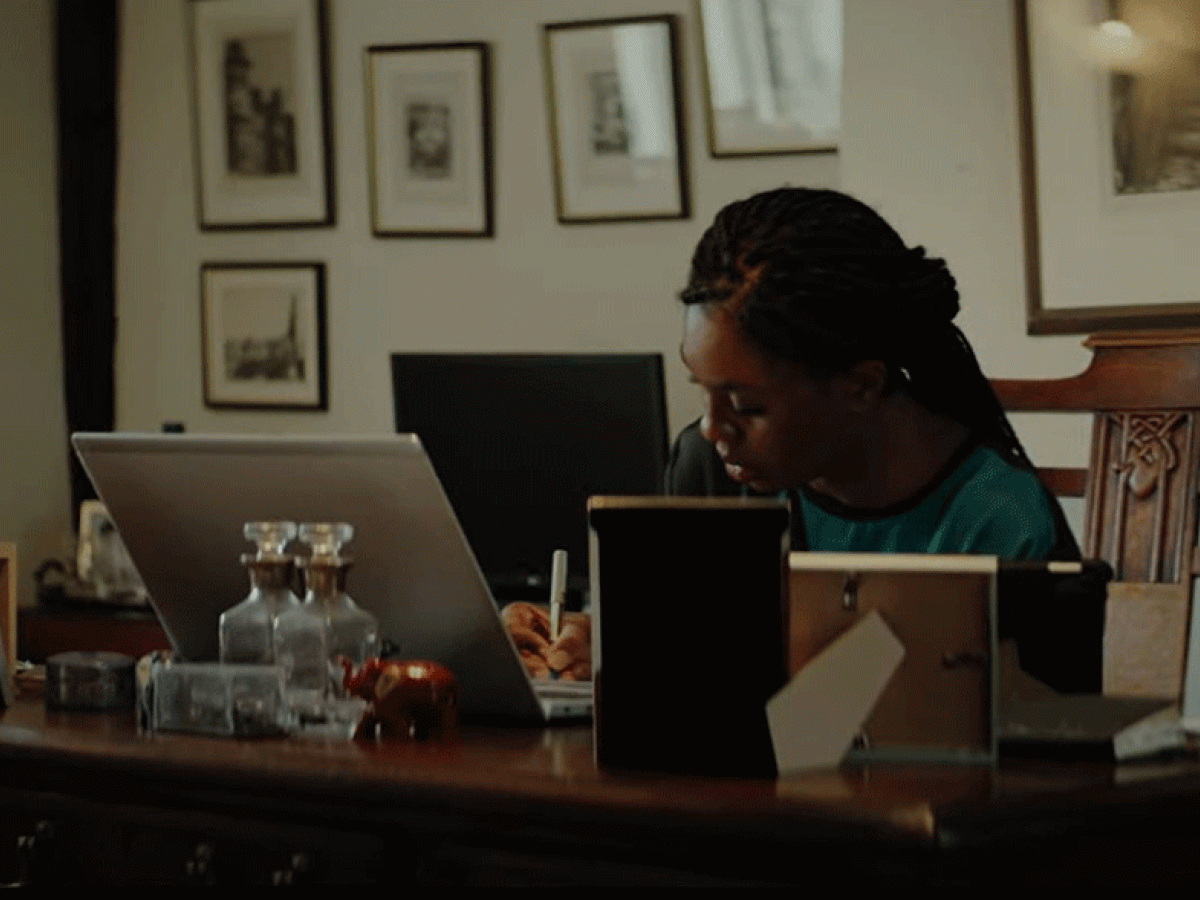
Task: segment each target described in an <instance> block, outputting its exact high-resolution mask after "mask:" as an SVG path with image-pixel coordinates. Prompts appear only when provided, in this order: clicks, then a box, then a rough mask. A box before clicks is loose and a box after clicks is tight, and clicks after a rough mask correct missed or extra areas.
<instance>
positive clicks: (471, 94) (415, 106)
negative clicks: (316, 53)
mask: <svg viewBox="0 0 1200 900" xmlns="http://www.w3.org/2000/svg"><path fill="white" fill-rule="evenodd" d="M364 56H365V66H366V87H367V147H368V152H369V158H370V178H371V189H370V199H371V232H372V233H373V234H374V235H375V236H376V237H492V236H493V234H494V225H493V193H492V113H491V73H490V56H489V52H488V46H487V44H485V43H443V44H405V45H393V46H372V47H367V48H366V50H365V51H364Z"/></svg>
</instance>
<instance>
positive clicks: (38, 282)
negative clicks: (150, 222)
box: [0, 0, 71, 603]
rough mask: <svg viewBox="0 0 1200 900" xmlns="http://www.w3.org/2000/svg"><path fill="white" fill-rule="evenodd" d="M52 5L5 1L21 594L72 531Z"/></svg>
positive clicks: (4, 196)
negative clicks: (61, 312)
mask: <svg viewBox="0 0 1200 900" xmlns="http://www.w3.org/2000/svg"><path fill="white" fill-rule="evenodd" d="M51 13H52V7H51V4H50V3H48V2H46V0H3V2H0V129H3V134H2V136H0V541H14V542H15V543H16V544H17V552H18V558H17V569H18V578H19V581H18V596H19V597H20V598H21V600H22V602H25V603H28V602H29V600H30V598H31V597H32V594H33V590H32V587H31V585H32V580H31V578H30V575H31V573H32V571H33V568H34V566H36V565H37V563H38V562H40V561H41V560H43V559H45V558H46V557H49V556H62V554H63V553H64V551H65V550H66V549H67V543H66V542H67V539H68V536H69V534H70V531H71V528H70V506H71V499H70V491H69V489H68V486H67V445H66V439H67V432H66V417H65V414H64V411H63V388H62V350H61V346H62V345H61V338H60V329H59V299H58V297H59V289H58V288H59V281H58V214H57V206H56V202H55V192H56V188H55V179H56V177H57V169H56V159H57V149H56V145H55V142H56V138H55V131H54V83H53V72H52V68H51V55H50V48H51V43H52V41H51V37H52V30H51V28H52V15H51Z"/></svg>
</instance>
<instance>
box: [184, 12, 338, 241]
mask: <svg viewBox="0 0 1200 900" xmlns="http://www.w3.org/2000/svg"><path fill="white" fill-rule="evenodd" d="M188 9H189V11H190V14H191V50H192V76H193V77H192V82H193V112H194V115H193V119H194V130H195V148H196V183H197V195H198V212H199V219H200V227H201V228H202V229H237V228H294V227H306V226H307V227H312V226H322V225H331V224H332V223H333V175H332V171H333V170H332V161H331V159H330V157H331V156H332V147H331V144H330V124H329V101H328V71H327V66H326V49H325V21H326V15H325V13H326V8H325V3H324V0H193V2H191V3H189V4H188Z"/></svg>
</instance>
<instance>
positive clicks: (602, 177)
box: [542, 15, 691, 223]
mask: <svg viewBox="0 0 1200 900" xmlns="http://www.w3.org/2000/svg"><path fill="white" fill-rule="evenodd" d="M542 34H543V42H542V50H543V60H544V65H545V76H546V96H547V106H548V109H549V124H550V147H551V152H552V154H553V156H554V166H553V169H554V192H555V204H556V212H557V216H558V221H559V222H562V223H584V222H634V221H646V220H657V219H686V218H688V217H689V216H690V215H691V209H690V205H689V203H690V201H689V197H688V178H687V146H686V142H685V137H684V128H683V108H682V103H681V100H680V78H679V40H678V22H677V17H676V16H674V15H656V16H640V17H632V18H624V19H603V20H592V21H582V22H554V23H550V24H546V25H543V26H542Z"/></svg>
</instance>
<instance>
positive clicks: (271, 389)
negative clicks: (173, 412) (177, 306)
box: [200, 263, 328, 410]
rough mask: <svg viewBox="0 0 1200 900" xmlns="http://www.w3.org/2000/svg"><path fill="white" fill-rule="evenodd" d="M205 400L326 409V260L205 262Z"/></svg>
mask: <svg viewBox="0 0 1200 900" xmlns="http://www.w3.org/2000/svg"><path fill="white" fill-rule="evenodd" d="M200 312H201V315H200V324H201V352H202V354H203V373H204V405H205V406H208V407H211V408H213V409H280V410H323V409H327V408H328V398H327V391H326V377H325V355H326V352H325V266H324V264H323V263H205V264H204V265H203V266H201V267H200Z"/></svg>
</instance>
